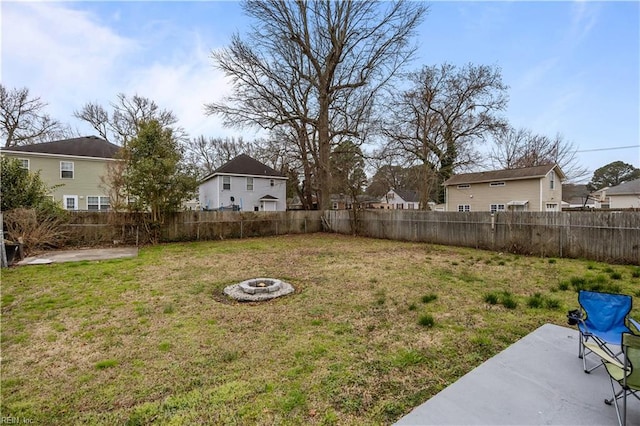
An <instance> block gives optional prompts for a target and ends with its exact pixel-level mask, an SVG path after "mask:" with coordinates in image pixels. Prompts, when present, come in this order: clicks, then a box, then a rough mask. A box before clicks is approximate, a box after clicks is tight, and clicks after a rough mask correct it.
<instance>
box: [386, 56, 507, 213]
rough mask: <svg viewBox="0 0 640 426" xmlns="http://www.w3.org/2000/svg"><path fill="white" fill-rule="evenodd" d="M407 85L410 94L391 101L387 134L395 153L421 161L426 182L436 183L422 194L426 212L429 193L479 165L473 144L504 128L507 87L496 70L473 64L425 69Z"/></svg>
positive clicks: (400, 94) (394, 95)
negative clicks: (502, 115) (457, 170)
mask: <svg viewBox="0 0 640 426" xmlns="http://www.w3.org/2000/svg"><path fill="white" fill-rule="evenodd" d="M406 81H407V82H408V83H409V84H410V87H409V88H408V89H407V90H405V91H396V92H394V93H392V94H391V95H390V100H389V102H388V103H387V105H388V106H389V114H388V118H387V120H385V123H384V124H383V127H384V129H383V133H384V135H385V136H386V137H387V138H388V140H389V144H390V146H391V149H393V150H397V151H399V152H401V153H404V154H405V155H406V157H407V159H408V160H409V161H415V160H417V161H418V162H419V163H420V164H422V165H423V167H424V170H423V176H425V177H427V178H429V177H431V178H433V179H435V181H434V182H431V183H429V184H425V185H423V189H422V190H421V202H422V203H423V204H422V205H423V206H426V205H427V201H428V198H429V197H428V195H429V194H428V192H427V191H429V189H430V188H434V187H439V186H440V185H441V184H442V182H444V181H445V180H446V179H448V178H449V177H450V176H451V175H452V174H453V172H454V170H456V169H461V168H464V167H467V166H471V165H474V164H476V163H477V162H478V159H479V156H478V152H477V150H476V149H475V148H476V147H475V144H477V143H479V142H482V141H484V140H485V139H486V137H487V136H488V135H489V134H491V132H494V131H495V130H496V129H499V128H502V127H504V126H506V122H505V120H504V119H503V118H502V117H500V116H498V112H499V111H502V110H504V109H505V108H506V105H507V94H506V91H507V86H506V85H504V84H503V82H502V76H501V73H500V70H499V69H498V68H496V67H491V66H487V65H473V64H469V65H466V66H464V67H462V68H457V67H456V66H454V65H450V64H444V65H440V66H425V67H423V68H422V69H421V70H420V71H417V72H412V73H409V74H408V75H407V78H406ZM442 197H443V194H442V193H441V194H440V197H439V198H440V200H439V201H442ZM425 208H426V207H425Z"/></svg>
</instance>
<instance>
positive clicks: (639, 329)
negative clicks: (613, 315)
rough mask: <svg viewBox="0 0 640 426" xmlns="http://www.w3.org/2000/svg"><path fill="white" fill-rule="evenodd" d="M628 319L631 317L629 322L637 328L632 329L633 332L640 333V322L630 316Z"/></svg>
mask: <svg viewBox="0 0 640 426" xmlns="http://www.w3.org/2000/svg"><path fill="white" fill-rule="evenodd" d="M628 319H629V324H631V326H632V327H633V328H634V329H635V330H631V331H632V332H633V334H640V322H638V321H636V320H634V319H633V318H631V317H629V318H628Z"/></svg>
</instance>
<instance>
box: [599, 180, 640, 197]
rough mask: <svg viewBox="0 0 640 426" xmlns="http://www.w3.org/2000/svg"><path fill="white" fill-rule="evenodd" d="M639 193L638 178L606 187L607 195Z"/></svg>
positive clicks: (639, 184) (639, 183) (639, 181)
mask: <svg viewBox="0 0 640 426" xmlns="http://www.w3.org/2000/svg"><path fill="white" fill-rule="evenodd" d="M638 194H640V179H634V180H630V181H628V182H623V183H621V184H620V185H616V186H612V187H611V188H609V189H607V196H611V195H638Z"/></svg>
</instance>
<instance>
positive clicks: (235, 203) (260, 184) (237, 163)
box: [198, 154, 287, 212]
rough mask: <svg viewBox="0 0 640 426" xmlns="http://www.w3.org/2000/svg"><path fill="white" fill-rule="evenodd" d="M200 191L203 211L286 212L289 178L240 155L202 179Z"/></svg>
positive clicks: (246, 156)
mask: <svg viewBox="0 0 640 426" xmlns="http://www.w3.org/2000/svg"><path fill="white" fill-rule="evenodd" d="M198 194H199V196H198V198H199V202H200V207H201V208H202V209H204V210H241V211H256V212H257V211H285V210H286V209H287V177H286V176H284V175H282V174H280V173H278V172H276V171H275V170H273V169H272V168H271V167H269V166H267V165H265V164H262V163H261V162H259V161H258V160H255V159H253V158H251V157H249V156H248V155H245V154H241V155H238V156H237V157H235V158H234V159H233V160H231V161H229V162H227V163H226V164H224V165H223V166H222V167H220V168H218V169H216V170H215V171H214V172H213V173H211V174H210V175H209V176H206V177H205V178H204V179H202V181H200V185H199V186H198Z"/></svg>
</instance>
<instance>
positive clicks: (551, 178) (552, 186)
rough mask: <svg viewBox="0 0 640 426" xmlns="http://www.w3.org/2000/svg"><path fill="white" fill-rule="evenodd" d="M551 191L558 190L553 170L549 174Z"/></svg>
mask: <svg viewBox="0 0 640 426" xmlns="http://www.w3.org/2000/svg"><path fill="white" fill-rule="evenodd" d="M549 189H556V174H555V173H554V172H553V170H552V171H551V173H549Z"/></svg>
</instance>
